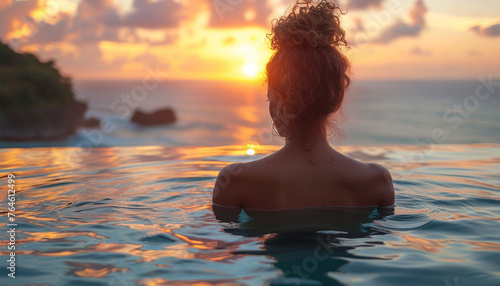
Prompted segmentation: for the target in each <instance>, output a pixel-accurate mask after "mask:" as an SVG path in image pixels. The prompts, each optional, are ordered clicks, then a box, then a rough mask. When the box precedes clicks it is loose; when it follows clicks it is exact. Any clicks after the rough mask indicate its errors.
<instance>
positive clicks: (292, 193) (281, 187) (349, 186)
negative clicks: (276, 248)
mask: <svg viewBox="0 0 500 286" xmlns="http://www.w3.org/2000/svg"><path fill="white" fill-rule="evenodd" d="M213 202H214V204H218V205H223V206H230V207H238V208H249V209H273V210H277V209H289V208H309V207H332V206H390V205H393V204H394V187H393V184H392V179H391V175H390V173H389V171H387V169H385V168H384V167H382V166H380V165H377V164H366V163H361V162H359V161H356V160H354V159H351V158H349V157H347V156H344V155H342V154H340V153H338V152H337V151H335V150H334V149H333V148H331V147H329V148H328V149H323V150H311V151H304V150H300V149H298V148H294V147H290V148H286V147H285V148H283V149H281V150H280V151H278V152H276V153H274V154H271V155H269V156H267V157H265V158H262V159H260V160H256V161H253V162H249V163H238V164H232V165H229V166H227V167H225V168H224V169H223V170H222V171H221V172H220V174H219V176H218V178H217V182H216V184H215V188H214V197H213Z"/></svg>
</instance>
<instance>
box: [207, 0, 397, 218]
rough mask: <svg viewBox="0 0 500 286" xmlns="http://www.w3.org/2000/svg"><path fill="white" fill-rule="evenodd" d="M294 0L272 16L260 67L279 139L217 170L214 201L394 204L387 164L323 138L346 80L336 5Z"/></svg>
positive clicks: (285, 205) (261, 205)
mask: <svg viewBox="0 0 500 286" xmlns="http://www.w3.org/2000/svg"><path fill="white" fill-rule="evenodd" d="M310 2H311V1H307V2H306V3H297V4H296V5H295V6H294V7H293V9H292V11H291V12H290V13H289V14H288V15H286V16H283V17H281V18H280V19H279V20H277V21H275V22H274V23H273V27H272V31H271V34H269V35H268V38H269V39H270V42H271V48H272V49H273V50H275V53H274V55H273V56H272V57H271V59H270V60H269V62H268V63H267V66H266V72H267V73H266V74H267V82H268V95H267V97H268V100H269V112H270V115H271V117H272V120H273V124H274V126H275V129H276V131H277V132H278V134H279V135H280V136H282V137H284V138H285V140H286V143H285V146H284V147H283V148H282V149H281V150H279V151H277V152H276V153H274V154H271V155H269V156H267V157H265V158H262V159H260V160H256V161H253V162H249V163H239V164H232V165H229V166H227V167H225V168H224V169H222V171H221V172H220V173H219V176H218V177H217V181H216V183H215V187H214V193H213V204H214V210H215V208H221V207H225V208H233V210H234V213H239V211H240V210H241V209H245V210H246V209H257V210H281V209H298V208H317V207H334V206H344V207H346V206H350V207H365V206H373V207H374V206H378V207H385V206H392V205H393V204H394V187H393V183H392V179H391V175H390V173H389V171H388V170H387V169H385V168H384V167H382V166H380V165H377V164H367V163H362V162H358V161H356V160H354V159H351V158H349V157H347V156H345V155H342V154H340V153H339V152H337V151H335V150H334V149H333V148H332V147H331V146H330V145H329V144H328V135H327V127H328V124H329V121H328V119H329V117H330V116H331V115H333V114H334V113H336V112H337V111H338V110H339V109H340V107H341V105H342V102H343V98H344V92H345V90H346V89H347V87H348V86H349V83H350V79H349V76H348V69H349V61H348V60H347V58H346V57H345V56H344V55H342V53H341V51H340V47H341V46H347V41H346V39H345V32H344V30H343V29H342V28H341V27H340V20H339V14H340V13H341V11H340V9H339V7H338V5H337V4H334V3H331V2H329V1H321V2H319V3H316V4H311V3H310Z"/></svg>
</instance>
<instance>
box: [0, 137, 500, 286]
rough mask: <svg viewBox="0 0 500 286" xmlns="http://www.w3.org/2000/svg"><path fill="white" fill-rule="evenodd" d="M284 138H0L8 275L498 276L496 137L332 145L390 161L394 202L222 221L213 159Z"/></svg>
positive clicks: (153, 279) (271, 279)
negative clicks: (104, 142) (129, 142)
mask: <svg viewBox="0 0 500 286" xmlns="http://www.w3.org/2000/svg"><path fill="white" fill-rule="evenodd" d="M277 149H278V147H274V146H272V147H271V146H260V147H256V148H255V152H256V155H254V156H249V155H247V147H245V146H242V147H240V146H223V147H209V148H202V147H173V148H172V147H168V148H167V147H110V148H95V149H92V150H86V153H87V154H86V155H84V156H74V154H76V152H77V151H78V150H75V149H74V148H32V149H1V150H0V169H2V172H1V174H0V175H1V178H2V179H1V180H0V182H1V184H2V185H1V186H2V190H3V191H2V192H1V193H0V198H1V199H2V208H3V209H2V210H0V213H1V220H0V226H1V230H2V231H1V233H0V239H1V240H2V248H1V249H0V254H1V258H0V261H1V262H0V266H1V267H0V275H1V277H0V284H1V285H193V284H196V285H443V286H450V285H451V286H458V285H463V286H466V285H500V264H499V262H500V187H499V186H500V151H499V150H500V145H498V144H481V145H437V146H430V147H429V146H428V147H426V149H424V148H423V147H416V146H376V147H360V146H358V147H352V146H345V147H339V148H337V150H339V151H340V152H343V153H346V154H347V155H349V156H352V157H354V158H357V159H359V160H363V161H370V162H377V163H381V164H383V165H385V166H386V167H388V168H389V169H390V170H391V172H392V174H393V178H394V183H395V187H396V208H395V211H394V213H393V214H386V215H382V214H379V213H378V212H377V211H376V210H373V211H371V210H369V211H367V214H366V217H365V219H363V220H355V219H354V220H351V218H352V217H354V218H355V217H357V216H358V217H359V214H360V212H359V211H358V210H345V209H344V210H342V211H338V212H337V211H333V212H328V214H323V213H322V212H318V216H317V220H316V219H314V218H312V221H311V222H310V224H309V226H311V225H314V226H315V227H314V229H312V228H307V229H306V228H304V227H303V226H304V221H302V222H298V221H296V222H295V223H294V221H293V220H290V221H289V222H280V223H279V225H277V224H278V223H276V222H275V223H271V222H273V220H267V221H266V220H259V219H252V218H251V217H250V216H249V215H247V214H245V213H242V214H241V215H240V221H239V222H232V223H230V222H221V221H218V220H216V218H215V216H214V214H213V212H212V206H211V195H212V187H213V184H214V181H215V178H216V176H217V173H218V171H219V170H220V169H221V168H222V167H223V166H225V165H226V164H229V163H232V162H242V161H251V160H255V159H257V158H260V157H262V156H265V155H266V154H269V153H270V152H272V151H275V150H277ZM249 153H251V152H249ZM8 174H14V175H15V177H16V178H15V181H16V190H17V192H16V205H15V207H16V210H15V215H16V223H17V227H16V274H15V276H16V278H15V279H12V278H10V277H8V276H7V275H8V273H10V270H8V269H7V266H8V264H7V262H6V260H7V259H9V257H10V256H9V254H10V250H7V241H8V239H9V234H8V233H7V231H8V230H9V228H8V227H7V223H8V218H7V212H8V211H7V185H8V182H7V176H8ZM328 216H329V217H328ZM285 217H286V216H285ZM262 221H264V222H267V223H262ZM349 221H351V222H352V223H346V222H349ZM318 222H321V223H318ZM338 222H342V223H338ZM305 223H306V224H307V222H305Z"/></svg>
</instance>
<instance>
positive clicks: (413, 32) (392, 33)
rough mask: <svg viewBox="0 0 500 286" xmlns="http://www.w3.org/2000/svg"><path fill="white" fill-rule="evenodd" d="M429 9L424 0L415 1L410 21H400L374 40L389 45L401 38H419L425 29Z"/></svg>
mask: <svg viewBox="0 0 500 286" xmlns="http://www.w3.org/2000/svg"><path fill="white" fill-rule="evenodd" d="M426 13H427V7H426V6H425V4H424V1H423V0H417V1H415V3H414V5H413V7H412V8H411V10H410V13H409V18H410V19H409V21H408V22H404V21H403V20H401V19H398V20H397V22H396V23H395V24H393V25H392V26H390V27H389V28H387V29H386V30H384V31H382V33H381V34H380V35H379V36H378V37H377V38H376V39H375V40H374V42H376V43H389V42H392V41H394V40H396V39H398V38H401V37H412V36H418V35H419V34H420V32H421V31H422V30H423V29H424V28H425V26H426V23H425V14H426Z"/></svg>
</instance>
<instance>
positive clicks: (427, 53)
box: [410, 46, 432, 57]
mask: <svg viewBox="0 0 500 286" xmlns="http://www.w3.org/2000/svg"><path fill="white" fill-rule="evenodd" d="M410 55H415V56H423V57H429V56H431V55H432V52H431V51H429V50H422V49H421V48H420V47H418V46H416V47H414V48H413V49H411V51H410Z"/></svg>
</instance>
